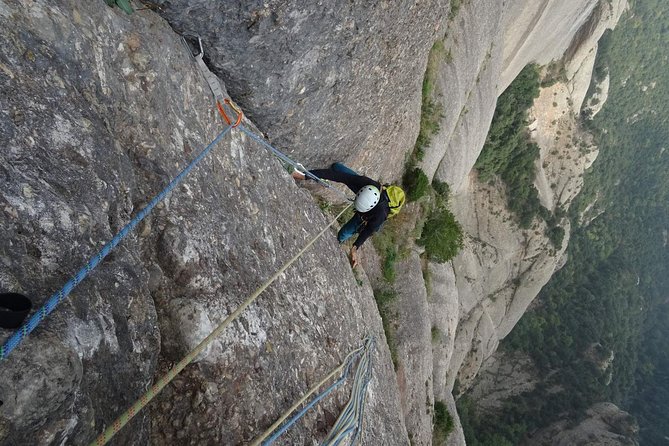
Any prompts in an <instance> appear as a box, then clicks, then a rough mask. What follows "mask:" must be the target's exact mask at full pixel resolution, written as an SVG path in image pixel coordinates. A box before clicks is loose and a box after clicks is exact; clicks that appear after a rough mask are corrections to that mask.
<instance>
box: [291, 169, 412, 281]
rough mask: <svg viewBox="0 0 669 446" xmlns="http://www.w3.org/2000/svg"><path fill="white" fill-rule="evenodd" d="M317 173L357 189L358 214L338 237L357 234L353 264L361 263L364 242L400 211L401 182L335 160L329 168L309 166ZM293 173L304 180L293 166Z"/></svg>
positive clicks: (351, 254) (294, 176)
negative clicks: (371, 175) (383, 181)
mask: <svg viewBox="0 0 669 446" xmlns="http://www.w3.org/2000/svg"><path fill="white" fill-rule="evenodd" d="M309 172H311V173H312V174H313V175H314V176H316V177H318V178H321V179H323V180H330V181H336V182H338V183H343V184H345V185H346V186H348V188H349V189H351V190H352V191H353V193H355V194H356V195H355V202H354V207H355V214H354V215H353V217H352V218H351V219H350V220H349V221H348V222H347V223H346V224H345V225H344V226H342V227H341V229H340V230H339V233H338V234H337V240H339V243H343V242H345V241H346V240H348V239H350V238H351V237H353V235H355V234H356V233H357V234H358V238H357V239H356V240H355V242H354V243H353V246H352V247H351V251H350V260H351V266H352V267H354V268H355V267H356V266H357V265H358V261H359V258H358V250H359V249H360V247H361V246H362V244H363V243H365V241H366V240H367V239H368V238H369V237H370V236H371V235H372V234H374V233H375V232H376V231H378V230H379V229H381V226H383V223H384V222H385V221H386V220H387V219H388V217H391V216H393V215H395V214H397V213H398V212H399V210H400V208H401V207H402V205H403V204H404V191H403V190H402V188H400V187H399V186H394V185H382V184H381V183H379V182H378V181H374V180H372V179H371V178H368V177H366V176H363V175H359V174H358V173H356V172H355V171H353V170H352V169H350V168H348V167H347V166H345V165H344V164H342V163H334V164H332V166H330V168H329V169H315V170H310V171H309ZM292 176H293V178H294V179H296V180H305V179H307V176H306V175H305V174H304V173H302V172H300V171H299V170H293V172H292Z"/></svg>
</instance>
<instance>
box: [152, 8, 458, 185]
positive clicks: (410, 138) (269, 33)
mask: <svg viewBox="0 0 669 446" xmlns="http://www.w3.org/2000/svg"><path fill="white" fill-rule="evenodd" d="M155 3H157V4H158V5H160V13H161V14H162V15H163V16H164V17H165V18H166V19H167V20H168V21H169V22H170V23H171V24H172V25H173V26H174V28H175V29H176V30H178V31H180V32H188V33H197V34H200V35H201V36H202V37H203V40H204V42H205V45H206V49H205V51H207V52H208V53H209V57H210V60H211V62H212V66H213V67H214V71H215V72H216V73H217V74H218V75H219V76H220V77H221V78H222V79H223V80H224V81H225V83H226V86H227V87H228V88H229V90H230V94H231V95H232V96H233V97H234V98H235V99H236V100H237V101H238V102H239V103H240V104H241V105H242V106H243V107H244V108H245V110H246V111H247V113H248V115H249V116H250V117H251V118H252V119H253V120H254V122H256V123H257V124H258V125H259V126H260V127H261V128H262V129H263V131H266V132H267V134H268V135H269V137H270V138H271V139H272V140H273V141H274V142H275V143H277V144H278V145H279V146H281V147H285V148H286V149H287V150H288V151H289V152H290V153H293V154H294V155H296V156H299V157H300V158H302V159H304V160H306V161H307V162H308V163H309V164H323V163H325V162H332V161H335V160H344V161H349V162H351V163H352V164H353V165H354V166H356V167H360V166H365V167H367V168H370V169H372V171H373V172H374V173H375V175H380V176H382V177H383V178H385V179H387V180H389V179H391V178H397V177H398V176H399V175H400V173H401V167H402V165H403V163H404V155H405V154H406V153H407V152H409V151H410V150H411V149H412V148H413V145H414V143H415V141H416V136H417V134H418V123H419V122H418V119H417V117H418V116H419V115H420V105H421V96H420V91H421V84H422V81H423V75H424V74H425V64H426V60H427V55H428V51H429V49H430V47H431V46H432V43H433V42H434V40H435V39H436V38H437V36H438V34H439V33H440V31H439V29H440V28H442V27H443V26H444V24H445V17H446V15H447V14H448V9H447V7H448V2H447V1H445V0H429V1H426V2H420V3H416V2H406V1H402V2H394V1H387V0H384V1H381V2H377V3H375V4H370V3H366V2H326V3H319V4H315V3H313V2H309V1H304V0H302V1H299V0H272V1H269V2H267V1H255V0H254V1H251V2H248V1H226V2H210V1H207V0H197V1H192V0H159V1H157V2H155ZM441 32H443V31H441Z"/></svg>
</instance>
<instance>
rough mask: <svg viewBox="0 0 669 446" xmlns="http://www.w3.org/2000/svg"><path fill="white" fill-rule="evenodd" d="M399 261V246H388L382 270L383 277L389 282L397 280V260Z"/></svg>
mask: <svg viewBox="0 0 669 446" xmlns="http://www.w3.org/2000/svg"><path fill="white" fill-rule="evenodd" d="M396 261H397V248H396V247H395V246H387V247H386V252H385V255H384V257H383V263H382V264H381V272H382V273H383V278H384V279H385V280H386V282H388V283H393V282H395V262H396Z"/></svg>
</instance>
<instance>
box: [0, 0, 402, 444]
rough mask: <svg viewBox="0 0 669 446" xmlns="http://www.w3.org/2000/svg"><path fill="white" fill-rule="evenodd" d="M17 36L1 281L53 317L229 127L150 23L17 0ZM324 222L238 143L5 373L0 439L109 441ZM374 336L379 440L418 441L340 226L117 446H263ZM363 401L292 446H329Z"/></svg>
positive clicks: (371, 400) (368, 435)
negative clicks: (134, 406)
mask: <svg viewBox="0 0 669 446" xmlns="http://www.w3.org/2000/svg"><path fill="white" fill-rule="evenodd" d="M0 38H1V39H2V40H3V42H8V43H9V44H7V45H3V49H2V51H0V89H1V90H0V128H1V129H2V133H1V134H0V135H1V136H0V146H1V147H2V150H1V151H0V159H1V162H0V178H1V179H2V182H1V183H0V227H2V228H3V237H2V238H0V260H1V261H0V287H1V288H3V289H6V290H14V291H21V292H24V293H26V294H28V295H30V296H31V297H32V298H33V300H34V302H35V305H40V304H42V303H43V302H44V301H45V299H46V296H48V295H50V294H51V293H52V292H53V291H54V290H57V289H59V288H60V287H61V286H62V284H63V283H64V282H65V281H66V280H67V279H68V278H69V276H70V274H72V273H73V272H74V271H76V270H77V269H78V268H79V267H80V266H81V265H82V264H83V263H84V262H85V259H87V258H89V257H90V256H91V255H93V254H94V253H96V252H97V250H98V249H99V248H100V246H101V243H102V242H104V241H107V240H109V239H110V238H111V237H112V235H113V234H114V233H115V232H117V231H118V230H119V229H120V227H122V225H123V224H125V223H127V222H128V221H129V219H130V218H131V216H132V215H134V214H135V213H136V212H137V210H138V209H139V208H141V207H142V206H144V205H145V204H146V203H147V202H148V200H149V199H150V198H151V197H152V196H153V195H154V194H155V193H156V192H158V191H159V190H160V189H161V188H162V187H163V186H164V185H165V184H166V183H167V181H168V179H169V178H171V177H173V176H174V175H175V174H176V172H177V171H178V169H179V168H181V167H183V166H184V165H185V163H186V162H187V161H188V160H190V159H192V158H193V157H194V156H195V153H196V152H197V151H198V150H199V149H200V148H202V147H204V146H205V145H206V144H207V143H208V142H209V141H211V140H212V139H213V138H214V136H215V135H216V134H217V133H218V132H219V131H220V130H222V128H223V125H222V123H221V122H220V118H219V117H218V115H217V113H216V112H215V109H214V108H213V103H212V99H211V95H210V93H209V90H208V87H207V84H206V83H205V82H204V80H203V78H202V76H201V75H200V73H198V71H197V69H196V67H195V64H194V62H193V61H192V60H191V59H190V58H189V55H188V52H187V50H186V48H185V47H184V46H183V45H182V43H181V41H180V39H179V37H178V36H177V35H176V34H174V32H173V31H172V30H171V29H170V28H169V26H167V24H166V23H164V22H163V21H162V20H161V19H160V18H159V17H158V16H156V15H155V14H153V13H151V12H147V11H143V12H138V13H136V14H133V15H132V16H127V15H125V14H124V13H122V12H120V11H119V10H118V9H110V8H107V7H106V6H104V2H83V3H81V2H75V1H62V2H58V3H54V2H49V1H46V0H42V1H34V2H29V3H27V2H8V1H0ZM246 124H247V125H248V126H251V124H250V122H247V123H246ZM326 222H327V221H326V220H325V218H324V216H323V214H322V213H321V212H320V211H319V210H318V208H317V207H316V206H314V203H313V202H312V200H311V198H310V196H309V195H308V194H307V193H306V192H305V191H302V190H299V189H298V188H296V187H295V186H294V184H293V181H292V180H291V179H290V178H289V177H288V176H287V175H286V174H285V171H283V170H282V169H281V167H280V164H279V163H277V162H276V161H275V160H273V159H272V158H270V157H269V156H268V154H267V152H266V151H265V150H264V149H263V148H261V147H260V146H259V145H257V144H256V143H253V142H252V141H251V140H250V139H249V138H248V137H246V136H244V135H243V134H241V133H239V132H236V131H235V132H234V133H233V134H231V135H229V136H227V137H226V139H225V140H223V142H221V143H220V144H219V146H218V147H216V148H215V150H214V151H213V152H212V153H211V154H210V155H209V156H208V157H207V158H206V159H205V160H204V161H203V162H202V164H201V165H200V166H199V167H198V168H197V169H196V170H194V171H193V172H192V173H191V175H190V176H189V177H188V179H187V180H186V182H184V183H183V184H182V185H181V186H179V187H177V189H175V191H174V192H173V193H172V194H171V195H170V196H169V197H168V198H167V199H166V200H165V201H164V202H163V203H162V204H161V205H159V206H158V207H157V208H156V209H155V210H154V212H153V213H152V214H151V216H150V217H148V218H147V220H146V221H145V222H144V223H143V224H142V225H140V227H139V228H138V230H137V231H136V232H134V233H133V234H132V235H130V236H129V237H128V239H127V240H126V241H125V242H123V243H122V244H121V245H120V246H119V247H118V248H117V249H116V250H115V251H114V252H113V254H112V255H110V257H109V258H108V259H107V260H105V261H104V262H103V263H102V264H101V265H100V266H99V267H98V269H97V270H96V271H94V272H93V274H92V276H91V277H89V278H88V279H86V280H85V281H84V282H83V283H82V284H81V285H80V286H79V287H77V288H76V289H75V291H74V292H73V293H72V295H71V296H70V298H69V299H68V300H66V301H65V302H64V303H62V304H61V305H60V307H58V308H57V309H56V310H55V312H54V313H53V314H52V315H51V316H50V317H49V318H48V319H47V320H46V321H45V322H43V324H42V325H41V326H40V327H39V328H38V329H37V330H36V331H35V332H34V333H33V334H31V335H30V336H29V337H28V339H27V340H26V341H25V342H24V343H23V344H22V345H20V346H19V347H18V348H17V349H16V350H15V351H14V352H13V353H12V354H11V355H10V357H9V358H8V360H6V361H3V362H2V363H0V376H1V377H2V379H0V401H2V402H3V405H2V406H1V407H0V444H11V445H20V444H31V445H32V444H45V445H46V444H85V443H86V442H88V441H91V440H92V439H93V438H94V437H95V435H97V434H98V433H100V432H101V431H102V430H103V429H104V428H105V427H107V426H108V425H109V423H111V422H112V421H113V420H114V418H115V417H116V416H117V415H119V414H120V413H121V412H122V411H123V410H125V409H126V408H127V407H128V406H129V405H130V403H132V402H133V401H134V400H135V399H136V398H138V397H139V395H140V394H141V393H142V392H143V391H144V390H146V388H147V387H148V386H149V385H150V384H151V383H152V382H153V379H154V377H155V376H159V375H160V374H162V372H164V371H165V370H166V369H167V367H169V366H170V365H171V364H173V363H174V362H176V361H177V360H178V359H180V358H181V355H182V354H183V352H185V351H186V350H188V349H189V348H190V347H192V345H193V344H194V343H196V342H197V341H198V340H199V339H201V337H202V336H203V334H204V332H205V331H206V329H207V327H208V326H209V327H213V326H216V325H217V324H218V323H219V322H220V321H221V320H223V319H224V318H225V317H226V316H227V315H228V314H229V313H230V312H231V311H233V310H234V308H236V306H237V305H238V304H239V303H240V302H242V301H243V300H244V299H245V298H246V296H247V295H248V294H249V293H250V292H251V291H252V290H254V289H255V288H256V287H257V286H258V285H259V284H260V283H261V282H262V281H264V280H265V279H266V278H268V277H269V276H270V275H271V273H272V272H273V271H275V270H276V269H277V268H278V267H279V266H280V265H281V264H283V263H284V262H285V261H286V260H287V259H289V258H290V257H292V255H294V253H296V252H297V251H298V249H299V247H301V246H302V245H304V244H305V243H306V241H307V240H308V239H309V238H310V237H311V236H312V235H314V234H316V233H317V230H318V229H319V228H321V227H323V226H324V225H325V224H326ZM10 334H11V333H10V332H9V331H4V330H3V331H0V341H2V342H4V340H5V339H6V338H7V337H8V336H9V335H10ZM367 335H373V336H375V337H376V338H377V343H376V349H375V350H374V353H373V364H374V371H373V379H372V381H371V383H370V386H369V390H368V399H367V409H366V411H365V431H364V432H363V434H362V435H363V438H364V439H365V442H366V443H368V444H406V443H407V434H406V430H405V428H404V425H403V421H402V419H401V416H400V413H401V412H400V408H399V401H398V399H397V395H398V390H397V385H396V382H395V379H394V373H393V371H392V365H391V361H390V357H389V353H388V351H387V348H386V347H385V342H384V338H383V331H382V327H381V321H380V319H379V317H378V313H377V311H376V306H375V303H374V301H373V298H372V294H371V289H370V287H369V285H368V284H366V283H365V282H363V283H362V284H361V285H358V282H357V281H356V279H355V277H354V276H353V274H352V273H351V271H350V268H349V266H348V263H347V260H346V257H345V255H344V253H343V252H342V251H341V250H340V248H339V247H338V245H337V243H336V240H335V239H334V236H333V233H332V232H331V231H330V232H328V233H326V235H325V236H324V237H323V238H322V239H321V240H320V241H318V242H317V244H316V246H315V248H314V249H312V250H310V251H309V252H308V253H307V254H305V256H303V257H302V258H301V259H300V260H299V261H298V262H297V263H296V265H295V266H294V267H293V268H292V269H290V270H288V271H286V273H285V274H284V275H283V276H282V277H281V278H280V280H279V281H278V282H277V283H276V284H275V285H273V286H272V287H270V289H269V290H268V291H267V292H266V293H265V294H264V295H263V296H261V298H260V299H259V300H258V302H257V303H256V304H254V305H252V306H251V307H250V308H249V309H248V311H247V312H246V313H244V314H243V315H242V317H241V318H240V319H238V321H237V322H235V323H234V324H233V326H231V327H230V328H229V329H228V330H227V331H226V333H225V334H224V336H222V337H221V339H219V340H218V341H217V342H216V343H215V344H214V345H213V346H212V347H211V349H210V350H209V351H207V352H205V354H204V355H203V356H202V357H200V358H198V362H197V363H196V364H194V365H191V366H189V367H187V369H186V370H185V372H184V373H183V374H182V375H180V376H179V377H178V378H177V380H176V381H175V382H174V383H173V384H170V385H169V386H168V387H167V388H166V389H165V391H164V392H163V393H162V394H161V395H159V396H158V398H157V399H156V401H155V403H153V404H152V405H151V406H150V407H149V408H147V409H145V410H144V411H143V412H142V413H140V415H139V416H138V417H136V419H135V420H134V421H133V422H131V423H130V424H129V425H128V426H127V427H126V428H125V429H123V430H122V431H121V432H120V434H119V435H118V437H117V439H116V440H115V442H116V444H147V443H155V444H203V443H205V444H206V443H217V444H220V443H222V442H223V443H225V444H239V443H246V442H247V441H249V440H250V439H251V438H253V437H254V436H255V435H258V434H259V433H261V432H262V431H263V430H264V429H265V428H267V427H268V426H269V425H270V424H271V423H272V422H273V421H274V420H275V419H276V418H277V417H278V416H279V415H280V414H281V413H282V412H283V411H285V410H286V409H287V408H288V407H289V406H290V405H291V404H292V403H293V402H294V401H296V400H297V399H298V398H299V397H300V396H301V395H302V393H303V392H305V391H306V389H308V388H309V387H310V386H311V385H313V384H314V383H315V382H317V381H318V380H320V379H321V377H323V376H324V375H326V374H327V373H328V372H329V371H330V370H331V369H333V368H334V367H336V366H337V365H339V363H340V362H341V360H342V359H343V358H344V356H345V355H346V354H347V353H348V352H349V351H350V350H351V349H353V348H354V347H356V346H358V345H359V344H360V341H361V340H362V339H363V338H364V337H365V336H367ZM346 392H347V390H346V389H342V390H339V391H338V392H337V393H335V394H334V396H333V397H329V398H328V399H326V400H324V401H323V403H322V404H320V405H319V406H318V409H316V410H313V411H312V412H310V413H309V415H307V416H306V417H305V419H304V420H303V421H302V422H301V423H300V424H299V425H298V426H297V427H296V428H295V429H294V430H293V431H291V432H290V433H289V434H287V435H286V436H285V438H284V439H283V442H284V444H293V443H295V442H297V441H299V440H298V439H303V438H314V439H315V440H316V441H318V440H320V439H322V438H323V437H324V435H325V432H326V431H327V429H328V428H329V427H330V426H331V425H332V422H333V421H334V419H335V418H336V416H337V415H338V413H339V410H340V409H341V407H342V406H343V404H344V402H345V401H346V400H347V399H348V394H347V393H346Z"/></svg>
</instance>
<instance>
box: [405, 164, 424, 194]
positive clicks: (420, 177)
mask: <svg viewBox="0 0 669 446" xmlns="http://www.w3.org/2000/svg"><path fill="white" fill-rule="evenodd" d="M402 185H403V186H404V190H405V192H406V197H407V200H408V201H416V200H418V199H419V198H420V197H422V196H423V195H425V193H426V192H427V190H428V186H429V185H430V180H428V179H427V175H425V172H423V171H422V170H421V169H420V168H418V167H414V168H413V169H407V170H406V171H405V172H404V175H403V176H402Z"/></svg>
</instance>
